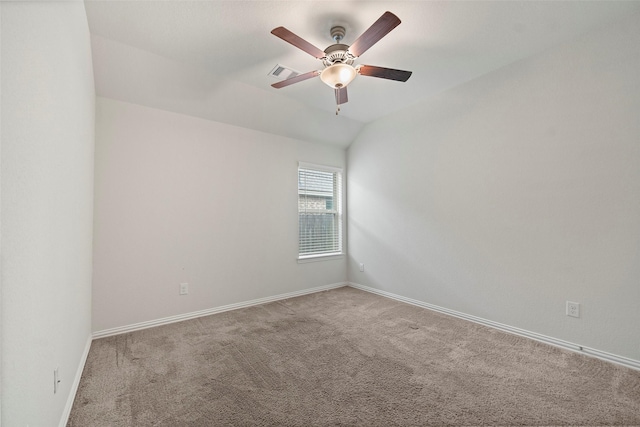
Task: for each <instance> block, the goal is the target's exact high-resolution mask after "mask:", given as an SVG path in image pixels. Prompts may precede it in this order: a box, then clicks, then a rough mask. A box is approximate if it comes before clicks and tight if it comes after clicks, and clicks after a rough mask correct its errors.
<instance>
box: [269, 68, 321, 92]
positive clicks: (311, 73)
mask: <svg viewBox="0 0 640 427" xmlns="http://www.w3.org/2000/svg"><path fill="white" fill-rule="evenodd" d="M318 74H320V71H318V70H315V71H309V72H308V73H304V74H299V75H297V76H295V77H291V78H290V79H287V80H282V81H281V82H278V83H274V84H272V85H271V86H273V87H275V88H276V89H280V88H283V87H285V86H289V85H292V84H294V83H298V82H301V81H303V80H307V79H310V78H313V77H315V76H317V75H318Z"/></svg>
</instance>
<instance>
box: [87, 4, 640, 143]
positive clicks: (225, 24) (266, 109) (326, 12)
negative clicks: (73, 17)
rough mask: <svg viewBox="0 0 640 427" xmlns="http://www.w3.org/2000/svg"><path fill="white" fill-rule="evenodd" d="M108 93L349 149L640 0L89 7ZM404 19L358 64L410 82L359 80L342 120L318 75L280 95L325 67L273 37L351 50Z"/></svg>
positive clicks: (98, 75)
mask: <svg viewBox="0 0 640 427" xmlns="http://www.w3.org/2000/svg"><path fill="white" fill-rule="evenodd" d="M85 5H86V10H87V17H88V21H89V29H90V31H91V33H92V49H93V57H94V73H95V80H96V92H97V94H98V95H99V96H105V97H109V98H114V99H119V100H123V101H127V102H133V103H137V104H141V105H147V106H150V107H155V108H162V109H166V110H169V111H175V112H178V113H184V114H190V115H193V116H197V117H203V118H207V119H211V120H217V121H221V122H225V123H229V124H232V125H238V126H243V127H248V128H253V129H256V130H260V131H265V132H270V133H276V134H280V135H283V136H288V137H293V138H298V139H304V140H308V141H314V142H321V143H331V144H336V145H338V146H342V147H346V146H347V145H348V144H349V143H350V142H351V141H352V140H353V139H354V138H355V137H356V136H357V134H358V132H359V131H360V129H361V128H362V126H364V124H366V123H368V122H370V121H373V120H376V119H377V118H380V117H382V116H384V115H387V114H390V113H392V112H395V111H398V110H401V109H403V108H404V107H407V106H409V105H411V104H414V103H416V102H419V101H421V100H424V99H426V98H428V97H430V96H434V95H436V94H438V93H441V92H443V91H445V90H447V89H450V88H452V87H455V86H457V85H460V84H462V83H465V82H467V81H469V80H472V79H475V78H477V77H479V76H481V75H483V74H486V73H488V72H490V71H492V70H495V69H497V68H500V67H503V66H505V65H507V64H510V63H512V62H514V61H517V60H520V59H522V58H526V57H528V56H531V55H535V54H536V53H539V52H541V51H544V50H546V49H549V48H551V47H553V46H555V45H558V44H561V43H564V42H567V41H569V40H571V39H573V38H575V37H577V36H579V35H581V34H583V33H585V32H587V31H590V30H593V29H597V28H598V27H601V26H604V25H606V24H609V23H610V22H613V21H615V20H616V19H620V18H622V17H623V16H626V15H628V14H630V13H637V12H638V11H640V2H639V1H603V2H600V1H588V2H587V1H566V2H561V1H554V2H549V1H526V2H525V1H510V2H507V1H468V2H467V1H455V2H454V1H415V0H414V1H239V0H234V1H178V0H174V1H90V0H87V1H85ZM387 10H389V11H391V12H393V13H394V14H396V15H397V16H398V17H399V18H400V19H401V20H402V23H401V24H400V25H399V26H398V27H397V28H395V29H394V30H393V31H392V32H391V33H389V34H388V35H387V36H386V37H384V38H383V39H382V40H380V41H379V42H378V43H377V44H376V45H374V46H373V47H371V49H370V50H368V51H367V52H365V53H364V54H363V55H362V57H361V58H359V59H358V60H356V64H369V65H378V66H383V67H389V68H398V69H403V70H410V71H413V75H412V76H411V78H410V79H409V81H408V82H406V83H400V82H395V81H389V80H383V79H377V78H372V77H365V76H358V77H357V78H356V79H355V80H354V81H353V82H352V83H351V84H350V85H349V88H348V89H349V102H348V103H347V104H345V105H343V106H342V110H341V113H340V116H338V117H336V116H335V99H334V96H333V90H332V89H331V88H329V87H327V86H326V85H324V84H323V83H322V82H321V81H320V80H319V78H316V79H311V80H307V81H304V82H300V83H297V84H295V85H292V86H289V87H285V88H282V89H273V88H272V87H271V86H270V85H271V84H272V83H275V82H276V81H277V80H275V79H274V78H273V77H271V76H269V75H268V73H269V71H271V69H272V68H273V67H274V66H275V65H276V64H282V65H286V66H288V67H291V68H293V69H295V70H297V71H299V72H307V71H311V70H317V69H321V68H322V65H321V63H320V61H319V60H317V59H315V58H313V57H312V56H310V55H308V54H307V53H305V52H303V51H301V50H299V49H297V48H295V47H293V46H291V45H290V44H288V43H286V42H284V41H282V40H281V39H279V38H277V37H275V36H273V35H271V34H270V31H271V30H272V29H273V28H275V27H278V26H284V27H286V28H288V29H289V30H291V31H293V32H294V33H296V34H297V35H298V36H300V37H302V38H304V39H305V40H307V41H309V42H310V43H312V44H314V45H315V46H317V47H319V48H320V49H323V50H324V48H326V47H327V46H328V45H330V44H332V43H333V42H332V40H331V38H330V36H329V29H330V28H331V27H332V26H333V25H335V24H341V25H343V26H345V27H346V29H347V35H346V37H345V39H344V40H343V43H346V44H351V43H352V42H353V41H354V40H355V39H356V38H357V37H358V36H359V35H360V34H361V33H362V32H364V31H365V30H366V29H367V28H368V27H369V26H370V25H371V24H372V23H373V22H374V21H375V20H376V19H378V17H380V15H382V14H383V13H384V12H385V11H387Z"/></svg>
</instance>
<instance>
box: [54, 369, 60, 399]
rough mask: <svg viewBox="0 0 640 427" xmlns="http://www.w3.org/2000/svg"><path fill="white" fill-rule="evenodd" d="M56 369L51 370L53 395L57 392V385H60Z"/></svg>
mask: <svg viewBox="0 0 640 427" xmlns="http://www.w3.org/2000/svg"><path fill="white" fill-rule="evenodd" d="M58 369H59V368H56V369H54V370H53V394H56V393H57V392H58V384H60V375H59V373H58Z"/></svg>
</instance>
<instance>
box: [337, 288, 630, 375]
mask: <svg viewBox="0 0 640 427" xmlns="http://www.w3.org/2000/svg"><path fill="white" fill-rule="evenodd" d="M348 285H349V286H350V287H352V288H356V289H360V290H362V291H366V292H371V293H373V294H377V295H381V296H384V297H387V298H391V299H394V300H396V301H401V302H405V303H407V304H411V305H416V306H418V307H422V308H426V309H429V310H433V311H437V312H439V313H443V314H447V315H449V316H454V317H457V318H460V319H464V320H468V321H471V322H474V323H479V324H481V325H484V326H488V327H490V328H495V329H499V330H501V331H504V332H508V333H511V334H515V335H520V336H522V337H525V338H529V339H532V340H536V341H540V342H543V343H545V344H550V345H553V346H556V347H560V348H563V349H566V350H571V351H575V352H577V353H581V354H585V355H587V356H591V357H596V358H598V359H601V360H605V361H607V362H613V363H617V364H618V365H622V366H625V367H627V368H632V369H637V370H640V361H638V360H634V359H629V358H627V357H623V356H618V355H615V354H611V353H607V352H605V351H601V350H597V349H595V348H589V347H585V346H582V345H579V344H574V343H571V342H568V341H564V340H561V339H557V338H553V337H549V336H546V335H542V334H538V333H536V332H531V331H527V330H525V329H520V328H516V327H513V326H509V325H505V324H503V323H498V322H494V321H492V320H487V319H483V318H481V317H476V316H472V315H470V314H465V313H461V312H459V311H455V310H450V309H448V308H444V307H439V306H437V305H433V304H429V303H426V302H423V301H419V300H415V299H412V298H407V297H403V296H400V295H396V294H393V293H391V292H387V291H382V290H380V289H375V288H371V287H369V286H364V285H360V284H358V283H353V282H349V283H348Z"/></svg>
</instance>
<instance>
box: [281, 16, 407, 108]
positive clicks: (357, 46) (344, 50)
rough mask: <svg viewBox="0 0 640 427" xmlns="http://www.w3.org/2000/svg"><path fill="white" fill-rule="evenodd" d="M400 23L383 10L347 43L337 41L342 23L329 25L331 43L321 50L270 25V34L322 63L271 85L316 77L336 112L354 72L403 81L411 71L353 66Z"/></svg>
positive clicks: (353, 76)
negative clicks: (329, 89) (327, 90)
mask: <svg viewBox="0 0 640 427" xmlns="http://www.w3.org/2000/svg"><path fill="white" fill-rule="evenodd" d="M400 22H401V21H400V19H399V18H398V17H397V16H396V15H394V14H393V13H391V12H385V13H384V14H382V16H381V17H380V18H378V20H377V21H376V22H374V23H373V25H371V27H369V28H368V29H367V30H366V31H365V32H364V33H363V34H362V35H361V36H360V37H358V39H357V40H356V41H355V42H353V43H352V44H351V46H348V45H346V44H341V43H340V41H341V40H342V39H343V38H344V36H345V29H344V27H342V26H335V27H333V28H331V38H332V39H333V40H334V41H335V43H334V44H332V45H331V46H329V47H327V48H326V49H325V50H324V51H322V50H320V49H318V48H317V47H315V46H314V45H312V44H311V43H309V42H308V41H306V40H304V39H302V38H301V37H299V36H297V35H295V34H294V33H292V32H291V31H289V30H287V29H286V28H284V27H278V28H274V29H273V30H272V31H271V34H273V35H274V36H276V37H279V38H281V39H282V40H284V41H286V42H287V43H291V44H292V45H294V46H295V47H297V48H298V49H301V50H303V51H305V52H307V53H308V54H309V55H311V56H313V57H315V58H317V59H320V60H321V61H322V63H323V64H324V69H322V70H314V71H309V72H308V73H304V74H300V75H297V76H295V77H291V78H289V79H286V80H283V81H281V82H278V83H274V84H272V85H271V86H273V87H274V88H276V89H280V88H283V87H285V86H289V85H292V84H294V83H298V82H301V81H304V80H307V79H310V78H313V77H316V76H320V79H321V80H322V81H323V82H324V83H326V84H327V85H328V86H330V87H332V88H333V89H334V92H335V96H336V104H337V110H336V114H338V111H340V105H341V104H344V103H345V102H347V101H348V100H349V99H348V96H347V85H348V84H349V83H351V81H352V80H353V79H355V77H356V76H357V75H358V74H360V75H362V76H369V77H379V78H382V79H389V80H396V81H400V82H406V81H407V80H409V77H411V71H403V70H396V69H393V68H384V67H376V66H373V65H356V66H355V67H354V66H353V63H354V61H355V59H356V58H358V57H359V56H360V55H362V54H363V53H364V52H366V51H367V50H368V49H369V48H370V47H371V46H373V45H374V44H376V43H377V42H378V41H379V40H380V39H381V38H383V37H384V36H386V35H387V34H388V33H389V32H390V31H391V30H393V29H394V28H395V27H397V26H398V25H400Z"/></svg>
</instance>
